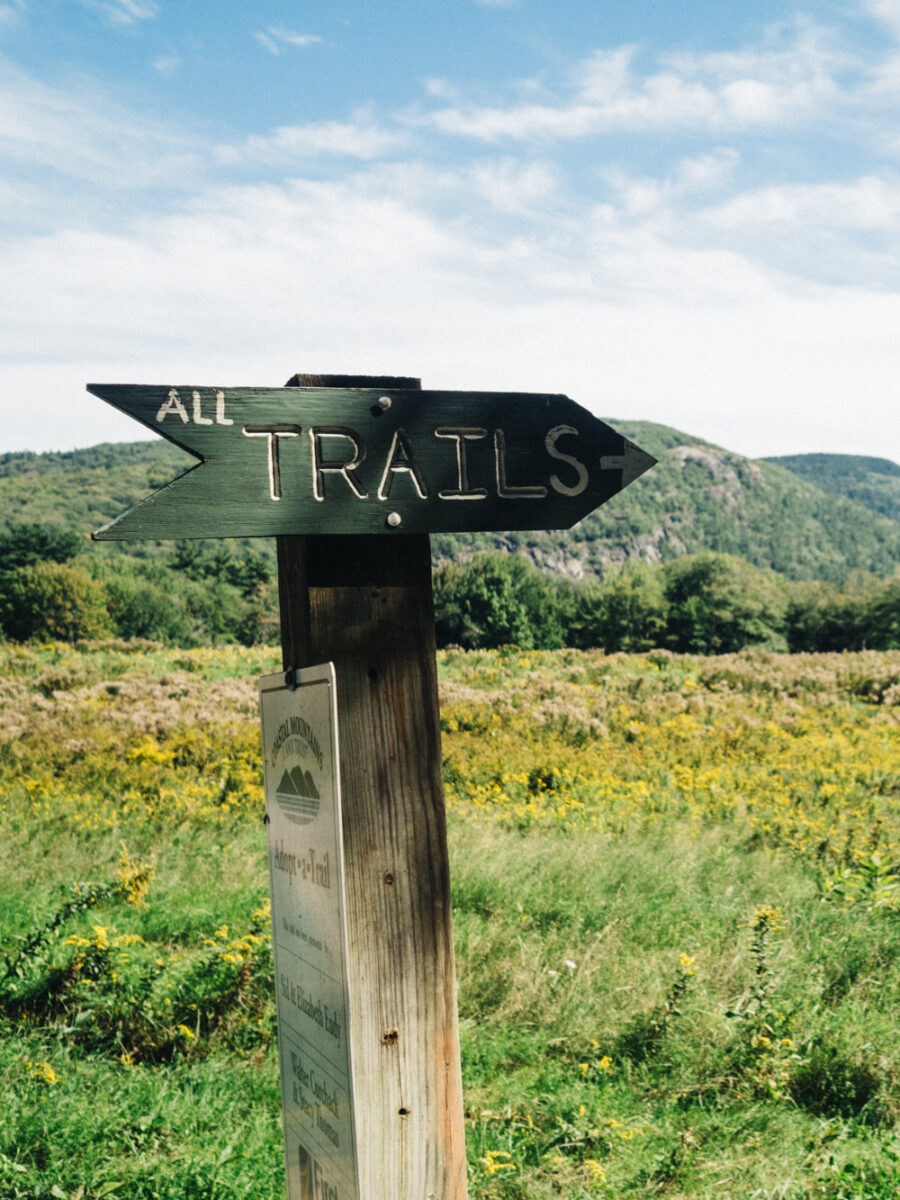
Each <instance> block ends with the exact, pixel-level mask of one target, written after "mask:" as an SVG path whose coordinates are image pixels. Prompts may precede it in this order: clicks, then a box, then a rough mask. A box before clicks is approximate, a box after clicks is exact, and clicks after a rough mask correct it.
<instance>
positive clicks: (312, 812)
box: [275, 766, 322, 825]
mask: <svg viewBox="0 0 900 1200" xmlns="http://www.w3.org/2000/svg"><path fill="white" fill-rule="evenodd" d="M275 799H276V800H277V801H278V806H279V808H280V809H281V811H282V812H283V813H284V815H285V816H286V817H287V819H288V820H289V821H293V823H294V824H295V825H308V824H309V823H310V822H311V821H314V820H315V819H316V817H317V816H318V815H319V807H320V805H321V803H322V798H321V796H320V795H319V791H318V788H317V787H316V785H315V783H314V782H313V777H312V775H310V773H309V771H304V770H303V768H302V767H299V766H297V767H290V768H288V769H286V770H285V771H284V773H283V774H282V776H281V782H280V783H279V784H278V787H277V789H276V791H275Z"/></svg>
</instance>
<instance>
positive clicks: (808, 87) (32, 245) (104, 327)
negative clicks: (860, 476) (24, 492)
mask: <svg viewBox="0 0 900 1200" xmlns="http://www.w3.org/2000/svg"><path fill="white" fill-rule="evenodd" d="M898 117H900V0H819V2H816V3H807V4H797V3H793V2H792V0H753V2H752V3H749V2H744V0H730V2H726V0H678V2H677V3H676V2H674V0H603V3H599V2H598V0H554V3H553V4H549V3H547V0H430V3H424V2H423V0H391V3H390V4H383V3H375V2H373V0H327V2H326V0H306V2H304V3H298V2H290V0H258V2H257V3H254V4H247V3H245V2H244V3H238V2H237V0H216V2H215V3H210V2H208V0H0V418H2V420H0V453H2V452H6V451H18V450H35V451H43V450H68V449H72V448H75V447H79V446H89V445H93V444H96V443H98V442H103V441H112V442H116V441H130V440H135V439H137V438H141V437H145V436H151V435H149V434H148V433H147V431H145V430H144V429H143V428H142V427H141V426H139V425H137V424H136V423H134V422H133V421H130V420H129V419H128V418H127V417H125V416H122V415H120V414H118V413H116V412H115V411H114V410H112V409H110V408H109V407H107V406H106V405H105V404H103V403H102V402H101V401H100V400H98V399H96V398H94V397H93V396H90V395H88V394H87V392H86V391H85V385H86V384H87V383H91V382H94V383H144V384H164V385H178V386H188V385H190V386H202V387H226V386H240V385H256V386H282V385H283V384H285V383H286V382H287V379H288V378H289V377H290V376H291V375H292V374H294V373H295V372H297V371H300V372H313V373H340V374H385V375H407V376H418V377H420V378H421V379H422V382H423V386H425V387H426V388H446V389H463V390H473V391H526V392H554V393H564V394H566V395H568V396H570V397H571V398H572V399H573V400H576V401H577V402H578V403H579V404H582V405H584V406H585V407H586V408H589V409H591V410H592V411H593V412H595V413H597V414H598V415H602V416H606V417H609V418H613V419H614V418H616V417H618V418H620V419H628V420H637V419H643V420H650V421H657V422H661V423H663V424H666V425H671V426H674V427H675V428H677V429H680V430H682V431H685V432H688V433H691V434H695V435H697V436H698V437H701V438H705V439H707V440H709V441H712V442H715V443H717V444H719V445H722V446H725V447H727V448H728V449H731V450H735V451H737V452H739V453H742V454H747V455H750V456H753V457H759V456H763V455H778V454H793V453H804V452H821V451H828V452H834V453H852V454H868V455H876V456H880V457H887V458H891V459H893V460H895V461H900V420H898V417H897V399H896V392H897V382H898V378H900V236H898V234H900V119H898Z"/></svg>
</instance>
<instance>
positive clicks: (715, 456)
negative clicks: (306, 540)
mask: <svg viewBox="0 0 900 1200" xmlns="http://www.w3.org/2000/svg"><path fill="white" fill-rule="evenodd" d="M609 422H610V424H612V425H613V426H614V427H615V428H616V429H618V430H620V431H621V432H622V433H624V434H625V435H626V436H627V437H629V438H631V439H632V440H633V441H635V442H636V443H637V444H638V445H639V446H641V447H642V449H645V450H647V451H649V452H650V453H651V454H653V455H655V456H656V457H657V458H658V459H659V462H658V464H657V465H656V466H655V467H654V468H653V469H652V470H651V471H650V472H649V473H648V474H646V475H644V476H643V477H642V478H640V479H638V480H637V481H636V482H635V483H633V484H632V485H631V486H630V487H628V488H626V489H625V490H624V491H623V492H622V493H620V494H619V495H618V496H616V497H615V498H614V499H613V500H611V501H610V502H609V503H608V504H606V505H604V506H603V507H602V508H600V509H599V510H598V511H597V512H595V513H594V514H592V515H591V516H590V517H588V518H587V519H586V520H585V521H583V522H582V523H581V524H580V525H578V526H577V527H576V528H574V529H572V530H569V531H567V532H536V533H514V534H503V533H498V534H481V535H469V534H467V535H461V534H460V535H453V534H449V535H440V536H436V537H435V538H434V553H435V558H436V559H437V560H438V561H447V560H449V559H459V558H463V557H468V556H469V555H470V554H471V553H473V552H474V551H477V550H488V549H493V548H507V549H516V550H523V551H525V552H526V553H527V554H528V555H529V556H530V557H531V558H532V559H533V560H534V561H535V562H536V563H538V564H539V565H541V566H543V567H545V568H549V569H551V570H554V571H557V572H560V573H562V574H565V575H569V576H572V577H576V578H578V577H581V576H584V575H586V574H591V573H594V572H597V571H601V570H602V569H603V567H604V566H607V565H610V564H619V563H623V562H625V561H628V560H631V561H644V562H666V561H670V560H672V559H674V558H677V557H679V556H680V555H682V554H694V553H699V552H701V551H705V550H713V551H720V552H724V553H729V554H733V555H737V556H740V557H742V558H744V559H746V560H748V561H749V562H751V563H753V564H754V565H755V566H758V567H764V568H772V569H773V570H775V571H777V572H779V573H780V574H782V575H784V576H786V577H787V578H790V579H825V580H829V581H832V582H841V581H842V580H844V579H845V578H846V576H847V575H848V574H849V573H850V572H851V571H854V570H863V571H869V572H872V573H874V574H876V575H881V576H885V575H888V574H890V573H891V572H893V571H894V570H895V569H896V568H897V566H898V565H900V520H898V515H897V514H898V510H900V499H898V497H900V490H898V491H893V490H892V489H893V488H897V489H900V466H897V465H896V464H894V463H887V462H886V461H885V460H879V459H851V458H849V457H848V456H843V455H800V456H798V457H796V458H791V459H783V460H778V461H772V462H770V461H766V460H760V461H755V460H751V459H747V458H744V457H742V456H741V455H739V454H734V453H732V452H731V451H728V450H725V449H722V448H721V447H718V446H714V445H711V444H710V443H708V442H705V441H703V440H701V439H700V438H696V437H693V436H691V435H689V434H685V433H681V432H679V431H678V430H675V429H670V428H669V427H667V426H664V425H657V424H652V423H650V422H646V421H625V420H617V419H615V418H609ZM193 461H194V460H193V459H191V458H190V457H189V456H188V455H186V454H184V453H182V452H181V451H179V450H177V449H175V448H174V447H172V446H171V445H169V444H168V443H166V442H162V441H159V442H153V441H144V442H130V443H123V444H118V445H111V444H105V445H101V446H95V447H92V448H90V449H87V450H76V451H71V452H68V453H50V454H29V453H24V454H22V453H19V454H5V455H2V456H0V512H2V518H0V520H2V522H3V523H4V524H5V525H6V526H7V527H10V526H12V525H15V524H17V523H22V522H40V523H52V524H54V525H57V526H63V527H66V528H68V529H71V530H73V531H76V532H78V533H79V534H83V535H84V536H85V538H87V535H88V534H89V532H90V531H91V530H92V529H96V528H98V527H99V526H100V525H102V524H105V523H106V522H107V521H109V520H110V519H111V518H112V517H114V516H116V515H117V514H118V513H120V512H122V511H123V510H124V509H126V508H128V507H129V506H130V505H132V504H134V503H135V502H136V501H137V500H139V499H142V498H143V497H144V496H146V495H147V494H148V493H149V492H150V491H152V490H154V489H155V488H157V487H159V486H161V485H162V484H164V483H167V482H168V481H169V480H170V479H172V478H174V476H175V475H177V474H178V473H179V472H180V471H182V470H184V469H186V468H187V467H189V466H191V465H192V464H193ZM866 464H868V465H866ZM873 464H875V465H873ZM878 464H880V465H878ZM788 467H790V469H786V468H788ZM863 467H864V469H863ZM854 471H855V472H857V473H856V474H854ZM860 471H862V474H860V473H859V472H860ZM814 480H815V482H814ZM852 480H855V481H856V482H855V483H854V482H852ZM848 481H850V482H848ZM271 548H272V539H263V540H262V541H260V542H257V543H256V549H258V550H260V551H265V552H266V553H269V552H270V551H271ZM118 549H119V548H118V547H116V546H113V547H112V548H110V546H109V544H107V545H106V546H104V547H103V548H102V550H101V548H100V547H95V552H103V553H116V552H117V551H118ZM126 549H128V550H129V552H130V553H132V554H140V555H149V556H155V555H157V554H159V553H160V551H161V549H162V551H163V553H165V554H166V555H167V554H168V553H169V552H170V549H171V548H169V549H165V548H160V547H157V546H155V545H153V544H151V543H146V544H143V545H142V544H141V543H131V544H129V545H128V546H127V547H126Z"/></svg>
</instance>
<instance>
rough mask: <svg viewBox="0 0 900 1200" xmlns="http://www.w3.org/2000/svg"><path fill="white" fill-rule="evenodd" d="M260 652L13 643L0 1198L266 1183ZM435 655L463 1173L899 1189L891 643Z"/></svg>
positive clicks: (270, 1161)
mask: <svg viewBox="0 0 900 1200" xmlns="http://www.w3.org/2000/svg"><path fill="white" fill-rule="evenodd" d="M277 665H278V664H277V659H276V655H275V652H274V651H271V650H262V651H256V650H245V649H241V648H223V649H220V650H196V651H188V652H183V651H175V650H162V649H161V648H160V647H158V646H155V645H153V644H150V643H144V644H137V645H136V644H126V643H105V644H102V645H96V646H92V647H85V648H82V649H73V648H72V647H70V646H65V645H59V644H52V645H48V646H0V700H2V705H3V722H2V728H0V796H2V810H0V834H2V837H0V955H2V956H4V962H3V963H0V975H3V973H4V971H6V978H5V979H4V981H3V984H2V985H0V991H2V997H0V1008H2V1012H0V1029H2V1032H3V1034H4V1040H3V1048H2V1051H0V1111H2V1112H3V1114H4V1116H3V1121H2V1122H0V1197H6V1196H9V1197H10V1198H18V1197H22V1198H25V1197H30V1198H34V1197H45V1196H47V1197H49V1196H51V1195H53V1196H56V1197H57V1200H58V1197H59V1196H60V1195H62V1196H63V1197H65V1198H67V1200H74V1197H76V1196H78V1197H79V1200H89V1198H91V1197H99V1196H102V1195H114V1194H121V1195H123V1196H129V1197H131V1196H135V1197H148V1198H149V1197H158V1196H159V1197H167V1198H168V1197H171V1198H172V1200H174V1198H175V1197H197V1198H199V1197H201V1196H202V1197H208V1196H212V1195H215V1196H217V1197H232V1196H233V1197H237V1196H250V1197H253V1198H254V1200H257V1198H259V1200H265V1198H266V1197H277V1196H279V1195H282V1194H283V1182H282V1172H281V1161H280V1154H281V1151H280V1131H279V1104H278V1095H277V1080H276V1075H277V1070H276V1063H275V1056H274V1054H273V1053H272V1051H271V1037H272V1029H273V1025H272V1020H273V1007H274V1005H273V996H272V993H271V959H270V957H269V955H268V947H267V941H266V919H267V918H266V914H265V911H264V907H263V903H264V899H265V895H266V893H267V879H266V867H265V853H264V834H263V828H262V823H261V819H262V790H261V778H260V773H259V732H258V715H257V697H256V677H257V676H258V675H259V674H260V673H265V672H268V671H272V670H275V669H277ZM439 666H440V673H441V692H442V724H443V753H444V763H445V777H446V789H447V798H448V808H449V826H450V828H449V833H450V847H451V878H452V887H453V902H454V923H455V935H456V945H457V966H458V974H459V980H460V993H459V1006H460V1021H461V1037H462V1053H463V1075H464V1088H465V1099H466V1107H467V1145H468V1154H469V1164H470V1193H471V1195H472V1196H473V1197H485V1198H487V1197H509V1198H521V1200H524V1198H532V1197H533V1198H538V1197H550V1196H563V1197H582V1196H606V1197H612V1196H658V1195H665V1196H668V1197H697V1198H699V1197H713V1196H714V1197H716V1198H717V1200H731V1198H734V1200H738V1197H741V1198H743V1197H747V1196H755V1197H760V1198H761V1197H766V1198H769V1197H771V1198H772V1200H775V1198H776V1197H779V1198H782V1200H788V1198H797V1200H799V1198H800V1197H808V1196H823V1197H831V1198H832V1200H888V1197H893V1196H895V1195H896V1194H900V1175H898V1171H897V1158H896V1155H897V1153H898V1152H900V1146H898V1144H897V1141H896V1138H895V1135H894V1128H895V1121H896V1118H897V1115H898V1113H900V1049H898V1047H897V1046H896V1044H895V1043H896V1037H895V1031H894V1025H895V1013H896V1007H897V1002H898V999H900V890H898V889H900V806H898V798H900V719H898V716H900V653H897V652H894V653H880V654H853V655H826V656H812V655H809V656H794V657H786V656H776V655H769V654H764V653H745V654H741V655H736V656H728V657H722V658H716V659H714V658H698V657H689V656H675V655H671V654H668V653H666V652H653V653H651V654H649V655H645V656H626V655H611V656H605V655H603V654H601V653H577V652H569V651H559V652H554V653H537V652H535V653H529V654H525V653H521V652H519V651H516V650H514V649H511V650H509V651H498V652H477V653H469V654H466V653H463V652H458V651H447V652H445V653H443V654H442V655H441V656H440V662H439ZM142 871H143V872H144V874H143V875H141V874H140V873H141V872H142ZM129 872H131V874H130V875H129ZM129 879H130V880H131V882H130V883H129ZM139 879H140V880H142V882H138V881H139ZM89 900H91V901H92V902H91V903H88V901H89ZM81 901H83V903H81ZM54 922H56V923H55V924H54ZM54 1188H55V1189H56V1190H55V1191H54V1190H53V1189H54ZM79 1189H81V1190H80V1191H79Z"/></svg>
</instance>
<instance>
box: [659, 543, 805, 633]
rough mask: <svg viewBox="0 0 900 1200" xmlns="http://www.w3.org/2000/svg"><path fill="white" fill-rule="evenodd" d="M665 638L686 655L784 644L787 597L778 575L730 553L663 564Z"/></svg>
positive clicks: (693, 557)
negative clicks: (666, 613) (665, 607)
mask: <svg viewBox="0 0 900 1200" xmlns="http://www.w3.org/2000/svg"><path fill="white" fill-rule="evenodd" d="M663 583H664V588H665V597H666V601H667V603H668V606H669V608H668V616H667V622H666V640H667V642H668V644H669V646H670V647H671V649H673V650H677V651H680V652H682V653H687V654H728V653H732V652H733V651H736V650H741V649H743V647H744V646H754V645H768V646H770V647H771V648H772V649H774V650H781V649H784V648H785V638H784V620H785V607H786V597H785V593H784V590H783V587H782V585H781V583H780V582H779V580H778V578H777V577H776V576H775V575H774V574H773V573H772V572H770V571H761V570H758V569H757V568H756V567H753V566H751V565H750V564H749V563H747V562H745V561H744V560H743V559H740V558H735V557H734V556H732V555H730V554H712V553H707V554H696V555H685V556H684V557H683V558H678V559H675V560H674V561H673V562H670V563H667V564H666V565H665V567H664V568H663Z"/></svg>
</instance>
